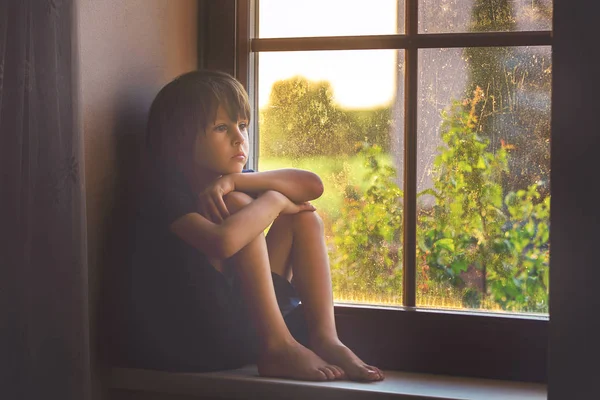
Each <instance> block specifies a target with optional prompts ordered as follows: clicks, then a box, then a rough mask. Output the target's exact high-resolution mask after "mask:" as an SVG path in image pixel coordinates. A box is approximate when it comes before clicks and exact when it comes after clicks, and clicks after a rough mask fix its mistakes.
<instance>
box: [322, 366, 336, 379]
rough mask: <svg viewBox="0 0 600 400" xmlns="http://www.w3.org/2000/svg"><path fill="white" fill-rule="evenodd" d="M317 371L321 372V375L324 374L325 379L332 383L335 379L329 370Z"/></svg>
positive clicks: (326, 368)
mask: <svg viewBox="0 0 600 400" xmlns="http://www.w3.org/2000/svg"><path fill="white" fill-rule="evenodd" d="M319 371H321V372H322V373H323V374H325V376H326V377H327V380H329V381H332V380H334V379H335V374H334V372H333V370H331V369H330V368H328V367H322V368H320V369H319Z"/></svg>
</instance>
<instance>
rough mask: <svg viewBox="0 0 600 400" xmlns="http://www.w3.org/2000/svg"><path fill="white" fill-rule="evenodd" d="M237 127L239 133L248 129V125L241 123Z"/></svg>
mask: <svg viewBox="0 0 600 400" xmlns="http://www.w3.org/2000/svg"><path fill="white" fill-rule="evenodd" d="M238 126H239V127H240V131H245V130H246V129H248V124H246V123H245V122H242V123H241V124H239V125H238Z"/></svg>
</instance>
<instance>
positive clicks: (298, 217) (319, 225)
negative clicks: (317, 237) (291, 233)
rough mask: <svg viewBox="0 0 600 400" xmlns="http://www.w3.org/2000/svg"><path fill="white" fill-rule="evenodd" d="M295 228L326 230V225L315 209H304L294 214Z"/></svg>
mask: <svg viewBox="0 0 600 400" xmlns="http://www.w3.org/2000/svg"><path fill="white" fill-rule="evenodd" d="M292 220H293V227H294V229H306V228H310V229H318V230H319V231H320V232H324V230H325V226H324V224H323V219H322V218H321V216H320V215H319V214H318V213H317V212H315V211H304V212H300V213H298V214H293V215H292Z"/></svg>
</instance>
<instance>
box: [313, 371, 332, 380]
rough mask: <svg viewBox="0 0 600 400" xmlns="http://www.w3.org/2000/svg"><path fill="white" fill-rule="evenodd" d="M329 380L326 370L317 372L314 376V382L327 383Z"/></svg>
mask: <svg viewBox="0 0 600 400" xmlns="http://www.w3.org/2000/svg"><path fill="white" fill-rule="evenodd" d="M328 379H329V378H328V377H327V374H326V373H325V371H324V368H323V369H318V370H317V371H316V374H315V375H314V380H316V381H326V380H328Z"/></svg>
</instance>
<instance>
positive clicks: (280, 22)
mask: <svg viewBox="0 0 600 400" xmlns="http://www.w3.org/2000/svg"><path fill="white" fill-rule="evenodd" d="M258 12H259V16H258V18H259V21H260V24H259V32H258V37H260V38H275V37H302V36H310V37H313V36H355V35H392V34H395V33H403V32H404V19H403V18H401V17H399V15H398V13H399V12H401V13H402V14H403V13H404V0H377V1H376V2H365V1H363V0H325V1H323V0H303V1H285V0H284V1H282V0H260V2H259V9H258Z"/></svg>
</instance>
